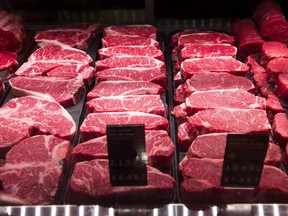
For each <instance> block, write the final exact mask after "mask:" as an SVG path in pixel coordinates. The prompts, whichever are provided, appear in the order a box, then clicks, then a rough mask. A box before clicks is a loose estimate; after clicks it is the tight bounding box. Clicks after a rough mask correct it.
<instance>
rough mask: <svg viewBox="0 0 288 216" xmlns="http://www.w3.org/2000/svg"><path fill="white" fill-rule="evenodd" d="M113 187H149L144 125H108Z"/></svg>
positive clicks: (110, 169) (110, 170)
mask: <svg viewBox="0 0 288 216" xmlns="http://www.w3.org/2000/svg"><path fill="white" fill-rule="evenodd" d="M106 130H107V143H108V157H109V172H110V182H111V185H112V186H140V185H147V167H146V164H147V154H146V143H145V127H144V125H107V128H106Z"/></svg>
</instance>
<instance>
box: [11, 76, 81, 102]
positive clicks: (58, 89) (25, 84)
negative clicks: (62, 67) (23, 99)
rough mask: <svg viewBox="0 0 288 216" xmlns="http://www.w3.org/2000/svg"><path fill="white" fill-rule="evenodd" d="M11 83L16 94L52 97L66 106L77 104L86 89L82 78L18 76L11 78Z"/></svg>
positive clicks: (12, 90)
mask: <svg viewBox="0 0 288 216" xmlns="http://www.w3.org/2000/svg"><path fill="white" fill-rule="evenodd" d="M9 84H10V86H11V92H12V94H13V95H14V96H17V97H19V96H24V95H35V96H38V97H44V98H47V97H52V98H54V99H55V100H56V101H57V102H58V103H59V104H61V105H62V106H64V107H69V106H72V105H75V104H77V103H78V102H79V101H80V99H81V98H82V97H83V96H84V93H85V91H86V88H85V84H84V82H83V80H82V79H62V78H58V77H44V76H37V77H26V76H18V77H13V78H11V79H10V80H9Z"/></svg>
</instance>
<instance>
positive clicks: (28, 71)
mask: <svg viewBox="0 0 288 216" xmlns="http://www.w3.org/2000/svg"><path fill="white" fill-rule="evenodd" d="M94 73H95V69H94V68H93V67H92V66H89V65H86V64H69V63H67V64H66V63H65V64H62V63H60V64H59V63H40V62H36V63H30V62H27V63H24V64H22V65H21V67H20V68H19V69H18V70H17V71H16V75H18V76H29V77H35V76H43V77H47V76H49V77H58V78H62V79H82V80H83V82H84V83H85V85H86V86H87V87H88V86H90V85H91V84H92V82H93V80H94Z"/></svg>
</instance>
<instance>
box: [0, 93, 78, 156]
mask: <svg viewBox="0 0 288 216" xmlns="http://www.w3.org/2000/svg"><path fill="white" fill-rule="evenodd" d="M0 116H1V117H0V134H1V139H0V154H1V155H3V154H4V153H6V152H7V150H9V149H10V148H11V147H12V146H14V145H15V144H17V143H18V142H19V141H21V140H23V139H25V138H28V137H30V136H33V135H37V134H51V135H55V136H57V137H60V138H63V139H67V140H71V139H72V138H73V137H74V134H75V133H76V124H75V122H74V120H73V118H72V116H71V115H70V114H69V113H68V111H67V110H66V109H64V108H63V107H62V106H61V105H60V104H59V103H57V102H56V101H55V100H51V99H50V100H48V99H43V98H39V97H35V96H23V97H19V98H13V99H11V100H9V101H8V102H7V103H6V104H4V105H3V106H2V107H1V108H0Z"/></svg>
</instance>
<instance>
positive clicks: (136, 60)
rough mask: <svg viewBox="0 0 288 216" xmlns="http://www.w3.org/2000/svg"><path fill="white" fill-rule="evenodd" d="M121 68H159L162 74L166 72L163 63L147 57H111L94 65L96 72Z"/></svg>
mask: <svg viewBox="0 0 288 216" xmlns="http://www.w3.org/2000/svg"><path fill="white" fill-rule="evenodd" d="M123 67H128V68H130V67H131V68H133V67H146V68H148V67H159V68H161V69H162V70H163V72H164V71H166V65H165V63H164V62H163V61H160V60H158V59H155V58H152V57H147V56H132V57H131V56H130V57H128V56H112V57H109V58H106V59H104V60H99V61H96V63H95V68H96V72H98V71H101V70H105V69H109V68H123Z"/></svg>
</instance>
